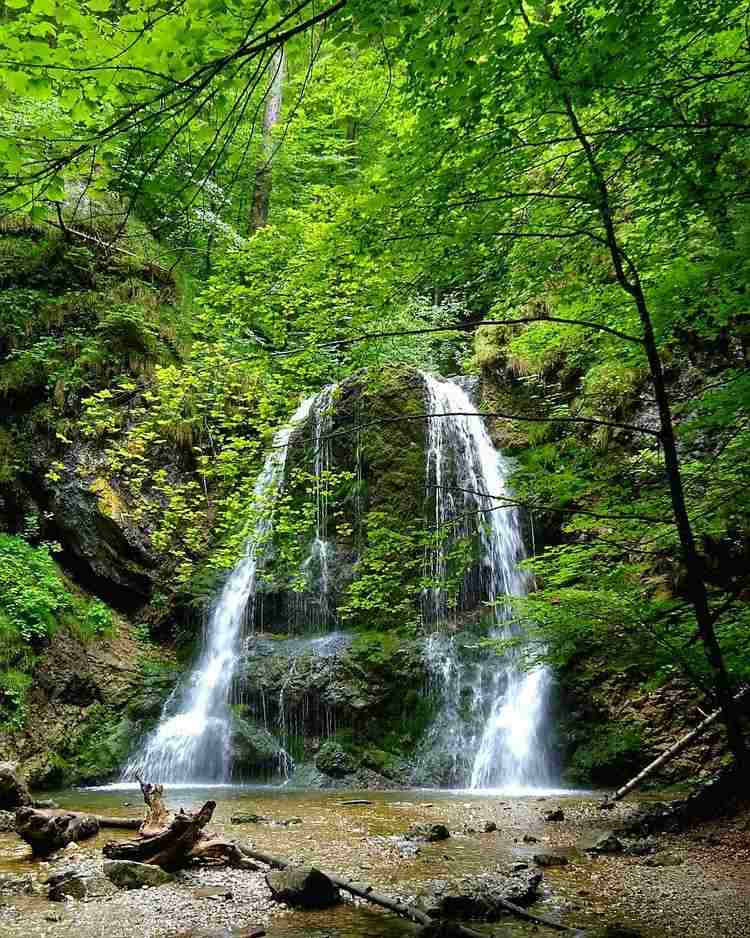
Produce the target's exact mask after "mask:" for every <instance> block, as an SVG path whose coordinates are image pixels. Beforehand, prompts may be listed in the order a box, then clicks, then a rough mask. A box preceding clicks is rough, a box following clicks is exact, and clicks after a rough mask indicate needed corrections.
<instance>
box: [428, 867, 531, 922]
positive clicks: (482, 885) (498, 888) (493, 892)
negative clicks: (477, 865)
mask: <svg viewBox="0 0 750 938" xmlns="http://www.w3.org/2000/svg"><path fill="white" fill-rule="evenodd" d="M541 881H542V874H541V873H540V872H539V871H538V870H523V871H521V870H519V871H517V872H509V873H505V874H504V873H502V872H498V873H483V874H479V875H476V876H466V877H464V878H462V879H460V880H457V881H454V882H445V881H443V880H438V881H436V882H434V883H432V884H431V885H430V887H429V890H428V892H426V893H424V894H423V895H421V896H419V898H418V904H419V906H420V908H421V909H422V910H423V911H424V912H426V913H427V914H428V915H430V916H432V917H433V918H447V919H481V920H484V921H494V920H495V919H498V918H500V917H501V916H502V915H504V914H506V912H505V910H504V909H503V907H502V904H501V900H506V901H508V902H513V903H515V904H516V905H521V906H524V905H529V904H530V903H532V902H534V900H535V899H537V898H539V884H540V883H541Z"/></svg>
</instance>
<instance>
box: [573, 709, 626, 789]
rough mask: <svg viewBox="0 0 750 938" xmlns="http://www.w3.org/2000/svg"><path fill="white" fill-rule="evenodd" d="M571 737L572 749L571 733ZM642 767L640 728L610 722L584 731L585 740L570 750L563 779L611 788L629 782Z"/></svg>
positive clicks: (574, 740) (574, 737)
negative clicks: (565, 777) (633, 774)
mask: <svg viewBox="0 0 750 938" xmlns="http://www.w3.org/2000/svg"><path fill="white" fill-rule="evenodd" d="M572 735H573V744H574V745H575V742H576V733H575V730H574V731H573V733H572ZM579 735H583V734H579ZM642 763H643V732H642V729H641V727H640V726H639V725H638V724H636V723H623V722H619V723H618V722H612V723H607V724H602V725H599V726H594V727H591V726H589V727H586V732H585V739H583V740H581V741H580V742H579V745H578V746H577V747H576V748H575V749H574V751H573V754H572V756H571V758H570V762H569V764H568V766H567V768H566V775H567V777H568V778H569V779H570V781H571V782H574V783H577V784H593V785H611V784H617V783H619V782H621V781H622V779H624V778H629V777H630V776H631V775H632V773H633V772H634V771H635V770H637V769H638V768H639V767H640V766H641V765H642Z"/></svg>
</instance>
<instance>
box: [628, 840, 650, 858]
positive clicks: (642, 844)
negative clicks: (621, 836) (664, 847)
mask: <svg viewBox="0 0 750 938" xmlns="http://www.w3.org/2000/svg"><path fill="white" fill-rule="evenodd" d="M656 850H657V844H656V841H655V840H654V839H653V838H652V837H643V838H641V839H639V840H634V841H631V843H629V844H626V845H625V853H626V854H627V855H628V856H630V857H646V856H648V855H649V854H651V853H656Z"/></svg>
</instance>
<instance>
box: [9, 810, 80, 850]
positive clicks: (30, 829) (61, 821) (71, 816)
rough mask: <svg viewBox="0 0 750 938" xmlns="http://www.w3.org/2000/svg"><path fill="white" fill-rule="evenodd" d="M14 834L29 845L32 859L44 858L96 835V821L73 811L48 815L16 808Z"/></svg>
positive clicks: (47, 813) (44, 812) (50, 812)
mask: <svg viewBox="0 0 750 938" xmlns="http://www.w3.org/2000/svg"><path fill="white" fill-rule="evenodd" d="M16 833H17V834H18V836H19V837H21V838H22V839H23V840H25V841H26V843H27V844H30V846H31V849H32V851H33V852H34V856H35V857H46V856H49V855H50V854H51V853H54V852H55V850H60V849H61V848H62V847H67V846H68V844H70V843H73V842H74V841H78V840H85V839H86V838H87V837H93V836H94V835H95V834H98V833H99V821H98V820H97V819H96V818H95V817H94V816H93V815H91V814H78V813H77V812H75V811H52V810H49V809H39V808H18V810H17V811H16Z"/></svg>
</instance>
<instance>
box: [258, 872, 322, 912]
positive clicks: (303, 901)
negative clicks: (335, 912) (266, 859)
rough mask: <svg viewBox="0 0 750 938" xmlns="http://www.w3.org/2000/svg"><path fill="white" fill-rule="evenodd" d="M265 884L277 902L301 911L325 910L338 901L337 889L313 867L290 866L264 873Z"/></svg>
mask: <svg viewBox="0 0 750 938" xmlns="http://www.w3.org/2000/svg"><path fill="white" fill-rule="evenodd" d="M266 883H267V884H268V888H269V889H270V890H271V895H272V896H273V898H274V899H275V900H276V901H277V902H286V903H288V904H289V905H294V906H300V907H301V908H303V909H325V908H328V907H329V906H332V905H336V903H337V902H339V901H340V896H339V891H338V889H337V888H336V887H335V886H334V885H333V883H332V882H331V880H330V879H329V878H328V877H327V876H326V875H325V874H324V873H321V872H320V870H318V869H316V868H315V867H314V866H290V867H287V868H286V869H285V870H277V871H274V872H272V873H266Z"/></svg>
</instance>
